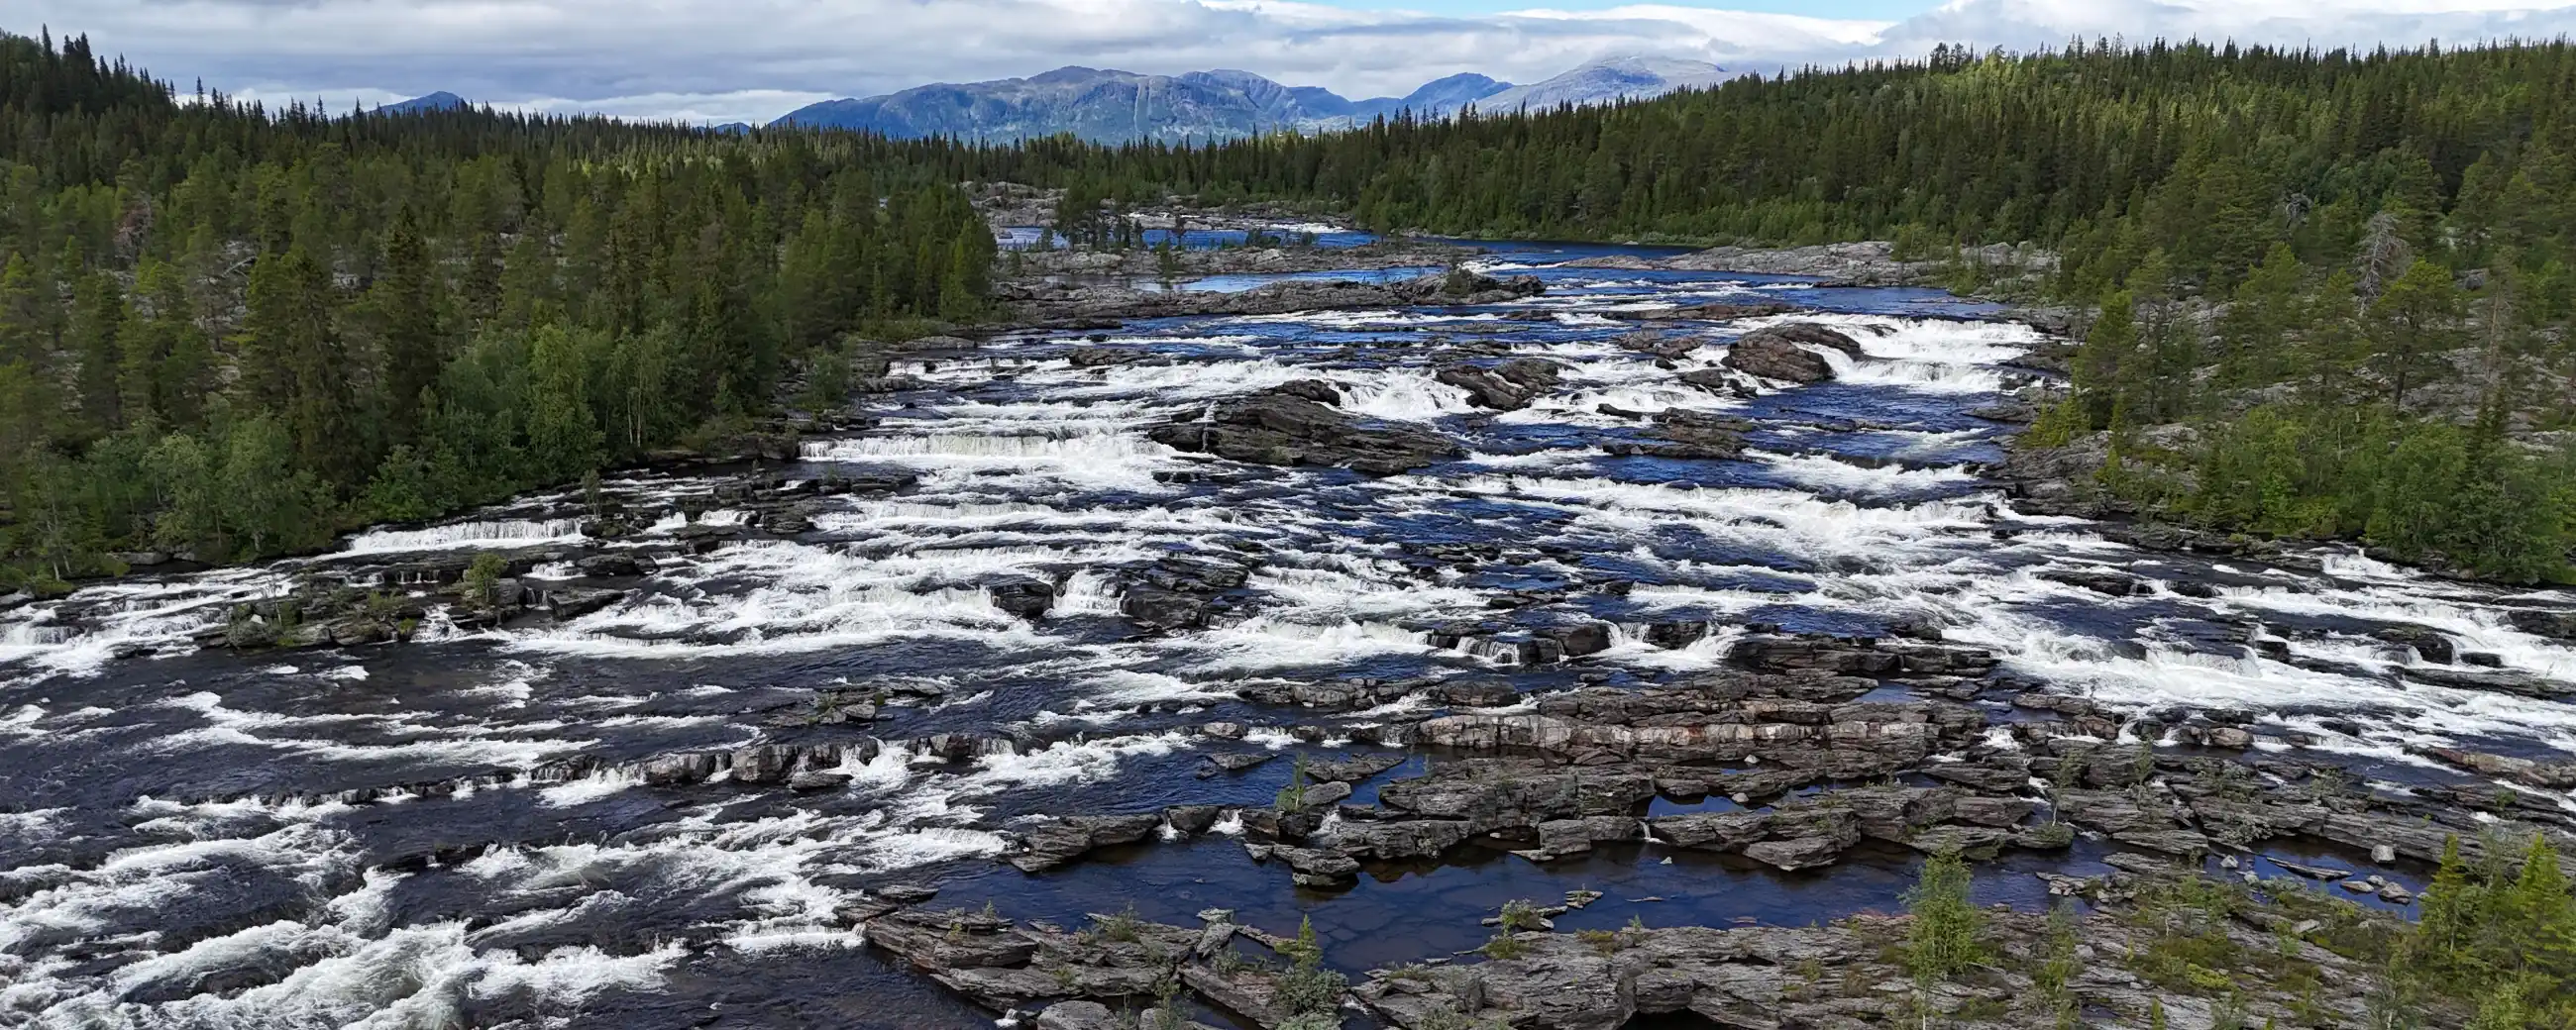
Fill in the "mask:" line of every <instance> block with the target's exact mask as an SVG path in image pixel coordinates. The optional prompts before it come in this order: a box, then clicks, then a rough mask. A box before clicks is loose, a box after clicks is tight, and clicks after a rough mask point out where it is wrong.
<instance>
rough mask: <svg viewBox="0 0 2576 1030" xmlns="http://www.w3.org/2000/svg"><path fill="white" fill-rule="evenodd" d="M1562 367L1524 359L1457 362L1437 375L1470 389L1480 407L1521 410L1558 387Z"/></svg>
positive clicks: (1436, 376)
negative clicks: (1496, 364)
mask: <svg viewBox="0 0 2576 1030" xmlns="http://www.w3.org/2000/svg"><path fill="white" fill-rule="evenodd" d="M1557 374H1558V367H1557V365H1556V364H1555V363H1554V362H1548V361H1539V360H1536V359H1533V358H1521V359H1518V360H1515V361H1509V362H1505V363H1504V364H1503V365H1502V366H1501V367H1499V368H1486V367H1484V366H1481V365H1467V364H1457V365H1450V366H1447V367H1445V368H1442V369H1441V370H1440V371H1439V373H1438V374H1436V375H1435V376H1434V377H1433V378H1435V379H1437V380H1439V381H1440V382H1442V383H1446V384H1448V385H1450V386H1455V387H1457V388H1459V389H1461V390H1465V391H1467V394H1468V398H1469V399H1470V400H1472V401H1474V402H1475V403H1476V405H1477V406H1479V407H1485V408H1491V409H1494V410H1496V411H1519V410H1520V409H1522V408H1526V407H1529V403H1530V401H1531V400H1533V399H1535V398H1537V397H1539V396H1541V395H1543V394H1545V393H1546V392H1547V391H1549V390H1551V389H1554V388H1555V387H1556V378H1557Z"/></svg>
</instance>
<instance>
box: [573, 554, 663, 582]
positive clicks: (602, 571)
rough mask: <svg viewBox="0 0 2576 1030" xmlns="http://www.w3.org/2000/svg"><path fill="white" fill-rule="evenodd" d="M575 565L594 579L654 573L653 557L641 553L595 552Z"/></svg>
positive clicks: (585, 574) (621, 577) (622, 577)
mask: <svg viewBox="0 0 2576 1030" xmlns="http://www.w3.org/2000/svg"><path fill="white" fill-rule="evenodd" d="M573 567H575V568H578V569H580V570H581V574H582V575H584V576H588V577H591V578H593V579H624V578H629V577H634V576H649V575H652V574H653V570H654V564H653V559H651V558H649V557H646V556H644V555H640V554H594V555H591V556H589V557H587V558H583V559H581V560H580V561H577V562H574V563H573Z"/></svg>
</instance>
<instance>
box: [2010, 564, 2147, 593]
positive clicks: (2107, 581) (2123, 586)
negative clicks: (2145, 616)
mask: <svg viewBox="0 0 2576 1030" xmlns="http://www.w3.org/2000/svg"><path fill="white" fill-rule="evenodd" d="M2035 575H2036V576H2037V577H2038V578H2040V579H2044V580H2047V581H2049V582H2051V583H2064V584H2066V585H2067V586H2071V587H2082V588H2084V589H2086V590H2090V591H2092V592H2094V593H2097V594H2103V595H2106V596H2110V597H2128V596H2131V595H2134V594H2145V593H2151V592H2153V591H2152V588H2150V587H2148V586H2147V583H2146V581H2145V580H2142V579H2139V578H2138V577H2136V576H2132V575H2129V574H2127V573H2124V572H2112V571H2109V570H2105V569H2043V570H2041V571H2040V572H2038V573H2035Z"/></svg>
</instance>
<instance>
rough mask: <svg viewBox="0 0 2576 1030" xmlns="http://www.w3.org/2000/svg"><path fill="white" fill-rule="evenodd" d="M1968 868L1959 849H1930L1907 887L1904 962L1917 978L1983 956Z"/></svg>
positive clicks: (1952, 970) (1931, 978) (1937, 975)
mask: <svg viewBox="0 0 2576 1030" xmlns="http://www.w3.org/2000/svg"><path fill="white" fill-rule="evenodd" d="M1969 883H1970V874H1969V872H1968V866H1967V863H1965V862H1963V861H1961V860H1960V859H1959V856H1957V855H1934V856H1932V857H1931V858H1930V859H1927V860H1926V861H1925V862H1924V863H1923V870H1922V873H1921V875H1920V876H1919V877H1918V878H1917V879H1916V880H1915V883H1914V886H1913V887H1912V888H1911V889H1909V890H1907V891H1906V892H1905V911H1906V913H1907V914H1908V915H1910V916H1912V917H1913V918H1912V919H1911V920H1909V921H1908V924H1907V926H1906V929H1905V948H1904V954H1905V968H1906V971H1907V972H1909V973H1912V974H1913V975H1914V979H1915V981H1916V982H1917V983H1919V984H1931V983H1935V982H1938V981H1942V980H1947V979H1949V978H1950V977H1952V976H1955V975H1958V974H1959V973H1960V972H1962V971H1965V970H1966V969H1967V968H1968V967H1970V966H1974V965H1977V964H1978V963H1981V962H1984V961H1985V960H1986V957H1987V955H1986V946H1985V943H1984V941H1983V940H1982V939H1981V938H1982V936H1983V934H1984V931H1985V914H1984V913H1983V912H1980V911H1978V910H1977V906H1976V903H1975V902H1972V901H1970V900H1969V898H1968V887H1969Z"/></svg>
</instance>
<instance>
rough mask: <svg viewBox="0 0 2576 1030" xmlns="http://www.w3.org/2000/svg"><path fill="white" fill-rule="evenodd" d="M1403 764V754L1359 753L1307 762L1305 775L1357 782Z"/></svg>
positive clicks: (1324, 780)
mask: <svg viewBox="0 0 2576 1030" xmlns="http://www.w3.org/2000/svg"><path fill="white" fill-rule="evenodd" d="M1403 764H1404V756H1403V755H1360V756H1357V757H1353V758H1346V759H1342V760H1339V761H1326V762H1308V763H1306V776H1307V777H1308V778H1309V779H1313V780H1317V781H1321V782H1341V783H1358V782H1360V781H1362V780H1365V779H1368V778H1369V777H1371V776H1375V775H1377V774H1379V773H1382V772H1385V771H1387V770H1389V769H1393V768H1395V767H1396V766H1399V765H1403Z"/></svg>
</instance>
